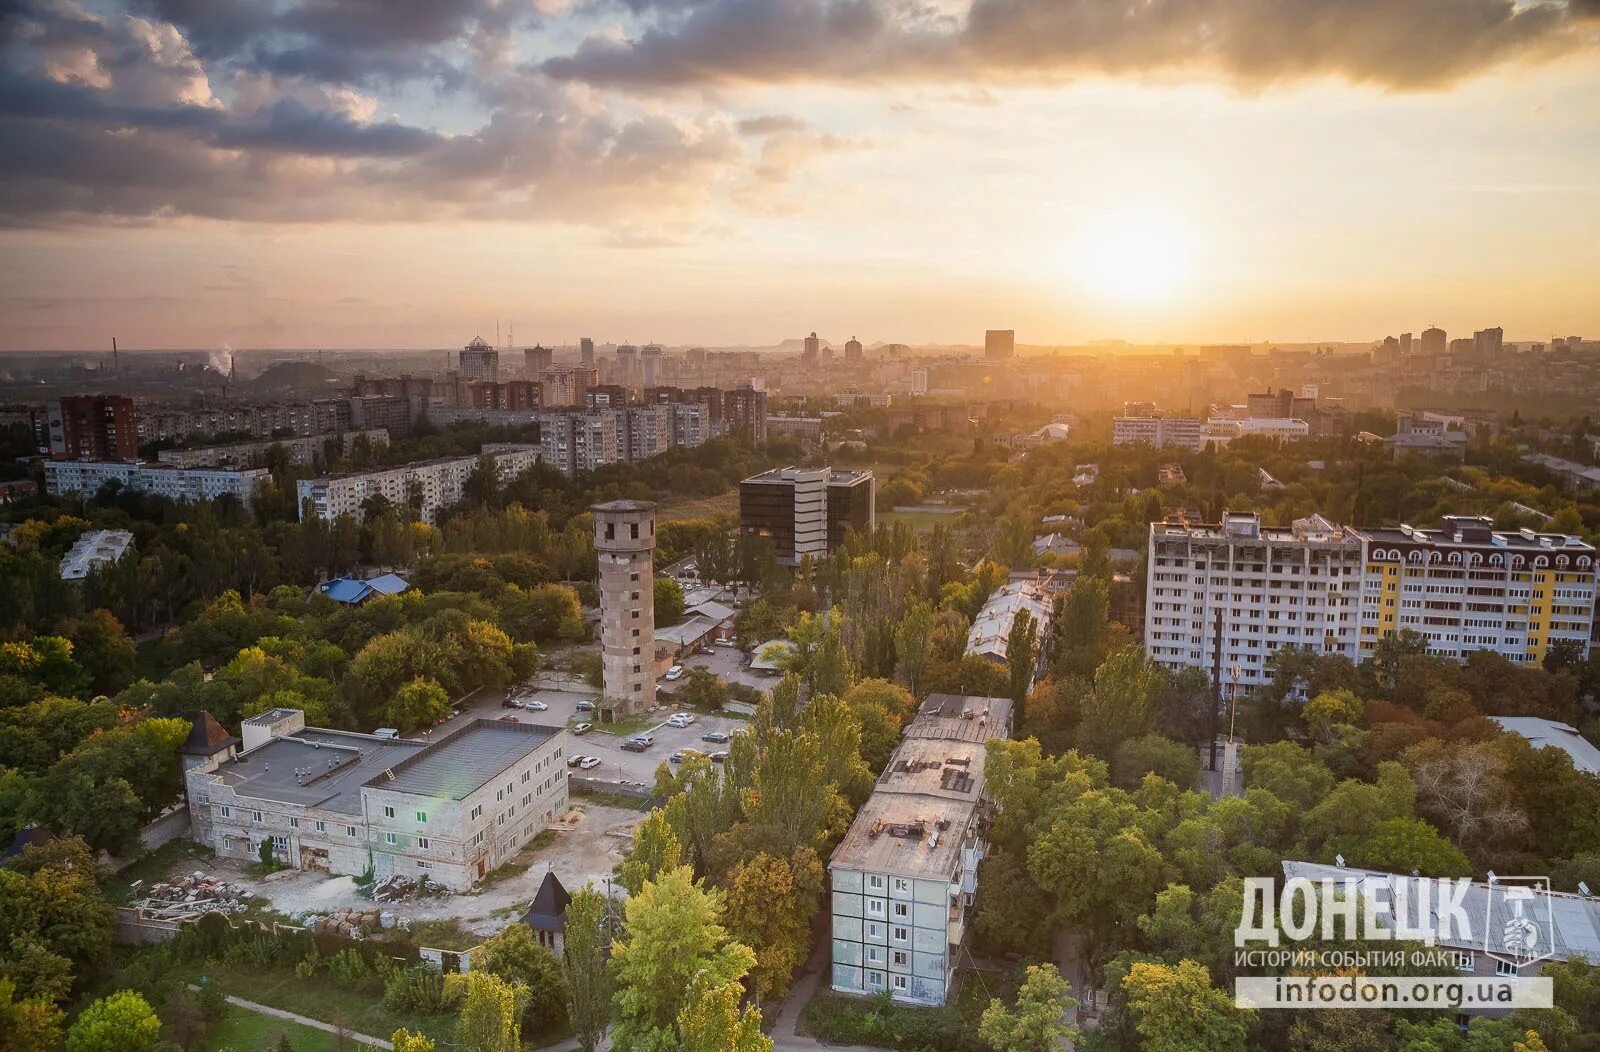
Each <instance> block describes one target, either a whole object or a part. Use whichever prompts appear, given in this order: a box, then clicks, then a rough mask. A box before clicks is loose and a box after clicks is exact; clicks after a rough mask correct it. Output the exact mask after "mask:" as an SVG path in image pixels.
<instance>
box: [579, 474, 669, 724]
mask: <svg viewBox="0 0 1600 1052" xmlns="http://www.w3.org/2000/svg"><path fill="white" fill-rule="evenodd" d="M589 510H590V511H592V512H593V513H594V550H595V553H596V555H598V556H599V561H600V660H601V667H602V668H603V670H604V673H605V687H604V693H605V702H606V706H607V707H608V708H610V709H611V710H612V711H613V713H614V714H615V715H616V716H617V717H618V718H621V717H626V716H634V715H637V714H639V713H641V712H643V711H645V710H646V709H648V708H650V706H652V705H654V704H655V703H656V644H655V636H656V608H655V547H656V506H655V505H654V504H653V503H651V502H650V501H647V500H612V501H606V502H605V503H604V504H596V505H595V506H594V507H592V508H590V509H589Z"/></svg>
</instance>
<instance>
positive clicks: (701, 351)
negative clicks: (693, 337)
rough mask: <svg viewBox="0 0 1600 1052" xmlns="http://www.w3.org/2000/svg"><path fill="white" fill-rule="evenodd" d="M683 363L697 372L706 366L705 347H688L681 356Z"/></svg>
mask: <svg viewBox="0 0 1600 1052" xmlns="http://www.w3.org/2000/svg"><path fill="white" fill-rule="evenodd" d="M683 362H684V365H686V366H688V368H689V369H691V370H693V371H695V372H698V371H699V370H701V369H704V368H705V367H706V349H705V348H704V347H690V348H689V350H688V352H687V353H685V354H684V356H683Z"/></svg>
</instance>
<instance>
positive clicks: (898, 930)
mask: <svg viewBox="0 0 1600 1052" xmlns="http://www.w3.org/2000/svg"><path fill="white" fill-rule="evenodd" d="M889 935H890V937H891V938H893V939H894V941H895V942H910V941H911V932H910V931H908V930H907V929H905V928H902V927H901V926H900V925H898V924H896V925H895V926H894V928H893V929H892V930H891V931H890V932H889Z"/></svg>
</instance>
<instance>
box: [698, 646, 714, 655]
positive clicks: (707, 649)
mask: <svg viewBox="0 0 1600 1052" xmlns="http://www.w3.org/2000/svg"><path fill="white" fill-rule="evenodd" d="M716 652H717V648H716V647H714V646H711V645H709V644H707V645H706V646H703V647H701V648H700V653H702V654H715V653H716Z"/></svg>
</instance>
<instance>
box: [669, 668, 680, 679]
mask: <svg viewBox="0 0 1600 1052" xmlns="http://www.w3.org/2000/svg"><path fill="white" fill-rule="evenodd" d="M682 675H683V666H682V665H673V666H672V667H671V668H669V669H667V679H669V680H672V679H677V678H678V677H680V676H682Z"/></svg>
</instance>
